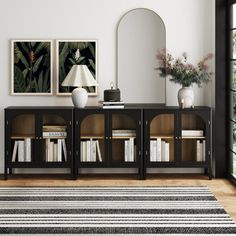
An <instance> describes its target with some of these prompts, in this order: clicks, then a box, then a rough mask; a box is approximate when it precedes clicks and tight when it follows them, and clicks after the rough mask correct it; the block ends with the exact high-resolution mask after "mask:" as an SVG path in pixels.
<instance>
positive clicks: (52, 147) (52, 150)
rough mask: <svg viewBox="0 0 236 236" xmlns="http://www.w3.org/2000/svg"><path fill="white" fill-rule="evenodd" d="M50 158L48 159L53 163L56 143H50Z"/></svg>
mask: <svg viewBox="0 0 236 236" xmlns="http://www.w3.org/2000/svg"><path fill="white" fill-rule="evenodd" d="M49 152H50V153H49V157H48V162H53V155H54V154H53V153H54V143H53V142H50V143H49Z"/></svg>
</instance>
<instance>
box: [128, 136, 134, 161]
mask: <svg viewBox="0 0 236 236" xmlns="http://www.w3.org/2000/svg"><path fill="white" fill-rule="evenodd" d="M129 146H130V148H129V161H130V162H134V138H130V139H129Z"/></svg>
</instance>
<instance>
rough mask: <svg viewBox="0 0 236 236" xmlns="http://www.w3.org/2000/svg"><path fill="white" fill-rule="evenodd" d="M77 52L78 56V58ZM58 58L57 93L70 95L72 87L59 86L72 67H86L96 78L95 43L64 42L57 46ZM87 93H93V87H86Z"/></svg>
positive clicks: (94, 89)
mask: <svg viewBox="0 0 236 236" xmlns="http://www.w3.org/2000/svg"><path fill="white" fill-rule="evenodd" d="M78 52H79V56H78ZM58 54H59V55H58V56H59V68H58V70H59V71H58V72H59V88H58V90H59V93H71V92H72V90H73V89H74V87H64V86H61V84H62V82H63V80H64V79H65V77H66V75H67V74H68V73H69V71H70V69H71V67H72V66H73V65H87V66H88V69H89V70H90V72H91V73H92V75H93V76H94V78H95V79H97V78H96V42H95V41H88V42H77V41H75V42H71V41H70V42H64V41H60V42H59V44H58ZM85 89H86V90H87V91H88V93H94V92H95V91H96V88H95V87H86V88H85Z"/></svg>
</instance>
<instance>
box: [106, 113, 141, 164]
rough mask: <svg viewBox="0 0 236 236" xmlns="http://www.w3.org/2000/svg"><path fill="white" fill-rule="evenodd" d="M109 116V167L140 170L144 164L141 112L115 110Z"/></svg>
mask: <svg viewBox="0 0 236 236" xmlns="http://www.w3.org/2000/svg"><path fill="white" fill-rule="evenodd" d="M108 114H109V117H108V119H109V122H108V142H109V144H108V147H109V155H108V157H109V158H108V165H109V166H111V167H123V168H130V167H136V168H139V167H140V164H141V163H142V160H141V156H142V155H141V154H142V135H141V132H142V130H141V129H142V118H141V114H142V113H141V110H140V109H137V110H136V109H125V110H120V109H119V110H118V109H113V110H109V113H108Z"/></svg>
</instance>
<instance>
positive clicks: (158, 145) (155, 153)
mask: <svg viewBox="0 0 236 236" xmlns="http://www.w3.org/2000/svg"><path fill="white" fill-rule="evenodd" d="M169 161H170V144H169V143H168V142H166V141H164V140H162V139H161V138H157V139H155V140H154V139H151V140H150V162H169Z"/></svg>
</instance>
